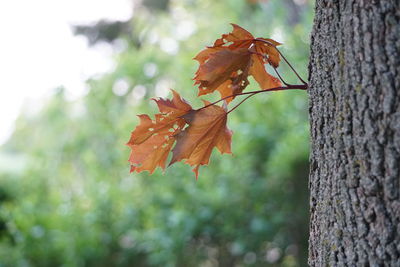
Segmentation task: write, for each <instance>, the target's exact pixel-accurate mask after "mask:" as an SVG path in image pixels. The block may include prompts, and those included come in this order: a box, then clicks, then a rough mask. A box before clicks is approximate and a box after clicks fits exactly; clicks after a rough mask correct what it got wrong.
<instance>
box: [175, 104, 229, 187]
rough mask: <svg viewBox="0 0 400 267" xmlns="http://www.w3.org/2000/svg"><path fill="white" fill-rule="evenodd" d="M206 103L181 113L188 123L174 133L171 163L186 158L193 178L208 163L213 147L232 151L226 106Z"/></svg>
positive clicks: (222, 150) (222, 151) (221, 150)
mask: <svg viewBox="0 0 400 267" xmlns="http://www.w3.org/2000/svg"><path fill="white" fill-rule="evenodd" d="M205 105H206V106H207V107H206V108H202V109H198V110H191V111H189V112H188V113H186V114H185V115H184V116H182V117H183V118H184V119H185V121H186V122H187V123H188V125H189V126H188V127H187V128H186V129H185V130H184V131H182V132H180V133H179V134H178V135H177V136H176V139H177V142H176V145H175V147H174V148H173V150H172V153H173V156H172V159H171V163H170V165H171V164H173V163H175V162H177V161H181V160H183V159H185V163H187V164H189V165H190V166H195V167H194V169H193V172H194V173H195V174H196V179H197V178H198V175H199V167H200V165H206V164H208V162H209V160H210V156H211V152H212V150H213V148H214V147H217V149H218V150H219V151H220V152H221V154H223V153H232V152H231V141H232V131H230V130H229V129H228V128H227V126H226V122H227V115H228V113H227V112H226V108H222V107H219V106H216V105H210V103H209V102H207V101H205ZM208 105H210V106H208Z"/></svg>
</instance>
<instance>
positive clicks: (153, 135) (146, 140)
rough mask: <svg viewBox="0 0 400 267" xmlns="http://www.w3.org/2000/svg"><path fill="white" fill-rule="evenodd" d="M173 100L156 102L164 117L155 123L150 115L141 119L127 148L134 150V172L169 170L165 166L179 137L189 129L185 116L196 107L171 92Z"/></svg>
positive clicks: (160, 117) (157, 117)
mask: <svg viewBox="0 0 400 267" xmlns="http://www.w3.org/2000/svg"><path fill="white" fill-rule="evenodd" d="M171 91H172V93H173V98H172V100H169V99H162V98H160V99H155V102H156V103H157V106H158V109H159V110H160V112H161V113H159V114H156V115H155V120H154V121H153V120H151V119H150V117H149V116H147V115H139V118H140V124H139V125H138V126H137V127H136V128H135V130H134V131H133V132H132V134H131V138H130V140H129V142H128V143H127V145H128V146H129V147H130V148H131V154H130V157H129V162H130V163H131V172H133V171H136V172H141V171H144V170H147V171H149V172H150V173H153V172H154V170H155V168H156V167H157V166H159V167H161V168H163V169H165V162H166V160H167V157H168V154H169V152H170V150H171V148H172V145H173V144H174V142H175V135H176V134H178V133H180V132H181V131H182V129H183V128H184V127H185V125H186V121H185V119H183V118H182V117H181V116H182V115H184V114H186V113H187V112H189V111H191V110H192V107H191V106H190V105H189V104H188V103H187V102H186V101H185V100H184V99H182V98H181V97H180V95H179V94H178V93H177V92H175V91H174V90H171Z"/></svg>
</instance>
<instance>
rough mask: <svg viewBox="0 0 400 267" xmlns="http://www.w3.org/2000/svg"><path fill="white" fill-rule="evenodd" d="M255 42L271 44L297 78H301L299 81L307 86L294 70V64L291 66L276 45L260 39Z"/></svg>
mask: <svg viewBox="0 0 400 267" xmlns="http://www.w3.org/2000/svg"><path fill="white" fill-rule="evenodd" d="M254 40H255V41H258V42H263V43H266V44H269V45H271V46H272V47H274V48H275V49H276V51H277V52H278V53H279V55H280V56H281V57H282V58H283V60H284V61H285V62H286V64H288V66H289V67H290V68H291V69H292V71H293V72H294V74H295V75H296V76H297V78H299V80H300V81H301V82H302V83H303V84H307V82H305V81H304V80H303V79H302V78H301V77H300V75H299V74H298V73H297V71H296V70H295V69H294V67H293V66H292V64H290V62H289V61H288V60H287V59H286V57H285V56H284V55H283V54H282V52H281V51H280V50H279V49H278V48H277V47H276V46H275V45H274V44H272V43H271V42H268V41H266V40H262V39H258V38H256V39H254Z"/></svg>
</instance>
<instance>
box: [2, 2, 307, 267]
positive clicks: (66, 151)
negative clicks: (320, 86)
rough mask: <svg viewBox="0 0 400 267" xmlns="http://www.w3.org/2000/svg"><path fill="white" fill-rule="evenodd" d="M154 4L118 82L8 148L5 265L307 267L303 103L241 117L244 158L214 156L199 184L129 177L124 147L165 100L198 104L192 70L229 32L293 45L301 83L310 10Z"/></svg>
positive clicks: (288, 96)
mask: <svg viewBox="0 0 400 267" xmlns="http://www.w3.org/2000/svg"><path fill="white" fill-rule="evenodd" d="M147 2H149V3H148V5H147V6H146V5H144V6H142V7H137V9H136V10H135V13H134V17H133V18H132V20H131V23H132V29H133V32H132V35H134V36H136V39H137V40H138V41H139V42H140V45H138V43H137V42H136V41H135V43H133V42H130V41H127V40H130V39H124V36H123V35H121V37H120V38H119V39H118V42H114V43H113V44H112V45H114V46H117V47H118V46H119V48H118V49H116V50H117V52H116V54H115V61H116V67H115V70H113V71H112V72H111V73H108V74H106V75H103V76H101V77H93V79H91V80H89V81H87V84H88V87H89V88H90V90H89V92H88V94H87V95H86V96H84V97H82V98H81V99H78V100H74V101H69V100H67V97H66V91H65V90H64V89H63V88H58V89H56V90H55V93H54V95H53V97H51V99H50V100H49V101H48V102H47V103H46V104H45V106H44V108H43V109H42V110H41V111H40V112H37V113H24V114H22V115H21V116H20V118H19V119H18V121H17V124H16V129H15V132H14V134H13V135H12V137H11V138H10V140H9V141H8V142H7V143H6V144H5V145H3V146H2V147H1V150H0V158H1V160H2V162H3V164H0V266H269V265H271V266H305V265H306V254H307V238H308V192H307V180H308V177H307V176H308V124H307V98H306V97H307V95H306V93H305V92H294V91H292V92H276V93H272V94H269V95H267V94H266V95H258V97H254V98H252V99H251V100H249V101H247V102H246V103H245V104H243V105H242V106H241V107H240V108H239V109H237V110H236V111H235V112H233V113H231V115H230V118H229V120H228V125H229V127H230V128H231V129H232V130H233V131H234V135H233V146H232V148H233V152H234V154H233V156H227V155H223V156H221V155H219V153H215V154H213V156H212V160H211V163H210V165H209V166H207V167H202V168H201V169H200V178H199V180H198V181H196V180H195V179H194V175H193V173H192V172H191V170H190V167H189V166H187V165H184V164H180V163H178V164H175V165H173V166H171V167H169V168H168V169H167V170H166V172H165V174H164V175H163V173H162V171H161V170H158V171H156V173H155V174H154V175H152V176H149V175H148V174H147V173H141V174H129V164H128V162H127V158H128V155H129V149H128V147H126V146H124V144H125V143H126V142H127V141H128V139H129V136H130V132H131V131H132V130H133V128H134V127H135V125H136V124H137V122H138V119H137V117H136V116H135V115H136V114H140V113H150V114H151V113H153V114H154V113H155V112H156V107H155V104H154V103H152V102H150V101H149V99H150V98H152V97H156V96H160V95H161V96H166V95H167V94H168V90H167V89H168V87H173V88H175V89H176V90H177V91H179V92H180V93H181V95H182V96H183V97H185V98H186V99H188V100H189V101H190V102H191V103H192V104H193V106H195V107H199V106H200V105H201V102H200V101H199V100H196V95H197V89H196V88H195V87H194V86H193V84H192V83H193V81H192V80H191V78H192V77H193V74H194V72H195V70H196V68H197V63H196V62H195V61H193V60H192V58H193V57H194V55H195V54H196V53H197V52H199V51H200V50H201V49H202V48H203V47H204V46H205V45H207V44H212V42H213V41H214V40H215V39H216V38H218V37H219V36H220V35H221V34H222V33H226V32H229V31H230V30H231V28H230V26H229V24H228V23H229V22H233V23H237V24H239V25H241V26H242V27H244V28H246V29H248V30H249V31H250V32H252V33H253V34H254V35H255V36H261V37H273V38H276V39H277V40H278V41H281V42H283V43H284V45H283V46H282V49H281V50H282V52H283V53H284V54H285V55H286V56H287V58H288V59H289V60H291V61H292V62H293V64H294V65H295V66H296V68H297V69H298V70H299V72H300V73H301V75H302V76H303V77H304V76H305V75H306V67H307V60H308V47H309V43H308V41H309V40H308V36H309V32H310V28H311V21H312V16H313V13H312V9H311V5H312V3H310V2H308V1H295V2H293V1H292V0H284V1H277V0H270V1H268V2H265V3H256V4H252V3H250V2H251V1H249V2H248V1H244V0H226V1H213V0H198V1H194V0H186V1H184V0H181V1H178V0H176V1H162V2H163V3H162V5H158V6H157V7H156V8H154V9H152V8H150V7H151V6H152V5H154V4H155V3H157V1H147ZM296 3H297V4H296ZM290 5H291V7H290ZM289 7H290V8H292V9H290V8H289ZM289 9H290V10H292V12H288V10H289ZM293 10H295V11H293ZM293 12H297V13H296V15H297V19H295V20H294V17H293ZM121 44H125V45H121ZM282 73H283V74H284V75H285V77H288V81H289V82H296V80H295V78H294V76H293V75H291V74H290V72H289V70H288V69H287V68H286V67H282ZM252 89H257V87H256V84H255V83H252V85H251V86H249V88H248V90H252ZM206 98H208V99H209V100H212V99H215V96H214V98H213V96H210V97H206ZM239 100H240V99H239Z"/></svg>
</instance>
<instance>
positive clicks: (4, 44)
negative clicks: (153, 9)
mask: <svg viewBox="0 0 400 267" xmlns="http://www.w3.org/2000/svg"><path fill="white" fill-rule="evenodd" d="M131 3H132V1H129V0H34V1H33V0H1V1H0V38H1V40H0V144H2V143H3V142H5V141H6V139H7V138H8V137H9V136H10V134H11V132H12V129H13V124H14V121H15V119H16V117H17V116H18V114H19V112H20V111H21V108H22V107H23V106H24V103H25V104H26V103H27V102H29V103H35V104H36V105H40V103H41V102H43V101H42V100H43V99H44V98H45V97H46V96H48V95H49V94H50V92H52V91H53V90H52V89H54V88H55V87H58V86H60V85H63V86H65V87H66V89H67V93H68V95H69V96H70V97H71V98H74V97H79V96H81V95H83V94H84V93H85V86H84V81H85V80H86V79H87V78H88V77H90V76H92V75H94V74H97V73H102V72H106V71H109V70H111V69H112V67H113V62H112V60H111V51H110V50H111V49H110V48H109V47H106V46H100V47H97V48H89V47H88V45H87V41H86V39H85V38H84V37H74V36H73V34H72V31H71V28H70V26H69V25H70V24H79V23H90V22H93V21H96V20H99V19H102V18H108V19H116V20H126V19H128V18H129V17H130V16H131V14H132V11H133V8H132V6H131ZM107 48H108V49H107Z"/></svg>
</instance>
